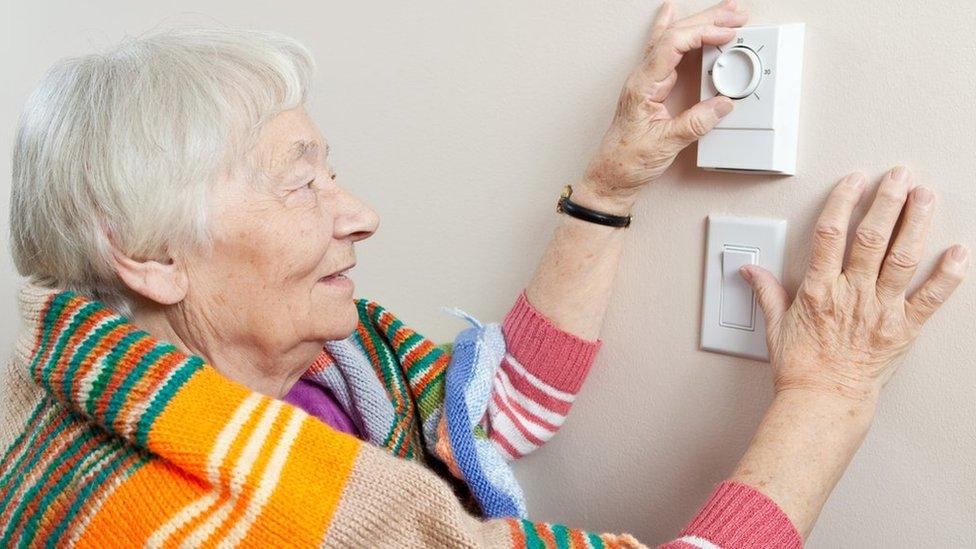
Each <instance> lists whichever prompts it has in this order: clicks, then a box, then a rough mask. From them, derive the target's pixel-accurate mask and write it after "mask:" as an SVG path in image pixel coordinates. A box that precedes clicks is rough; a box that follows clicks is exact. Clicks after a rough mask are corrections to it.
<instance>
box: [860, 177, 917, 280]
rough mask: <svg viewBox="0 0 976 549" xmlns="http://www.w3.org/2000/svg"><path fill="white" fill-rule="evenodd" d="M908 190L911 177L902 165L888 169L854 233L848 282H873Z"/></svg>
mask: <svg viewBox="0 0 976 549" xmlns="http://www.w3.org/2000/svg"><path fill="white" fill-rule="evenodd" d="M910 188H911V176H910V174H909V173H908V168H905V167H904V166H898V167H896V168H894V169H892V170H891V171H889V172H888V173H887V174H886V175H885V176H884V178H883V179H882V180H881V185H879V186H878V192H877V194H875V197H874V202H873V203H872V204H871V207H870V208H869V209H868V213H867V214H866V215H865V216H864V219H863V220H861V224H860V225H858V227H857V231H856V232H855V233H854V243H853V245H852V246H851V255H850V258H848V261H847V267H846V268H845V272H847V273H848V274H849V275H850V277H849V278H850V279H851V280H853V281H855V282H859V283H861V284H862V285H866V284H875V283H877V281H878V271H879V270H880V269H881V261H882V260H883V259H884V256H885V252H886V251H887V250H888V241H889V240H890V239H891V231H892V230H893V229H894V228H895V223H897V222H898V217H899V216H900V215H901V210H902V208H903V207H904V206H905V200H907V199H908V191H909V190H910Z"/></svg>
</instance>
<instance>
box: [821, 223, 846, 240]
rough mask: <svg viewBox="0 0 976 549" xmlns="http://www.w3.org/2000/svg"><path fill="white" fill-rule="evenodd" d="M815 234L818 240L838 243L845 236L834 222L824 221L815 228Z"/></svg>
mask: <svg viewBox="0 0 976 549" xmlns="http://www.w3.org/2000/svg"><path fill="white" fill-rule="evenodd" d="M813 234H814V235H815V236H816V238H817V239H818V240H822V241H826V242H836V241H838V240H840V239H841V238H842V237H843V236H844V230H843V229H841V228H840V227H839V226H838V225H837V224H835V223H833V222H830V221H822V222H820V223H817V226H816V227H814V229H813Z"/></svg>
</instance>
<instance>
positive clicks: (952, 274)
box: [939, 267, 965, 287]
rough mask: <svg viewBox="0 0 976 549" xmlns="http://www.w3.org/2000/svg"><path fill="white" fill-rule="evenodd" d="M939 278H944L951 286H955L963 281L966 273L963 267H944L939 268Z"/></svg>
mask: <svg viewBox="0 0 976 549" xmlns="http://www.w3.org/2000/svg"><path fill="white" fill-rule="evenodd" d="M939 278H941V279H942V280H944V281H945V282H946V283H947V284H948V285H949V286H950V287H955V286H956V285H957V284H959V283H960V282H962V279H963V278H965V275H964V274H963V272H962V270H961V269H946V268H945V267H942V268H940V269H939Z"/></svg>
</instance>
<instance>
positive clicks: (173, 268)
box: [108, 237, 189, 305]
mask: <svg viewBox="0 0 976 549" xmlns="http://www.w3.org/2000/svg"><path fill="white" fill-rule="evenodd" d="M108 240H109V245H110V247H111V249H112V264H113V267H114V268H115V272H116V274H118V276H119V279H120V280H122V282H123V283H125V285H126V286H128V287H129V289H130V290H132V291H133V292H135V293H137V294H139V295H141V296H143V297H145V298H146V299H150V300H152V301H155V302H156V303H159V304H161V305H175V304H177V303H179V302H181V301H183V299H184V298H185V297H186V294H187V290H188V288H189V283H188V278H187V276H186V270H185V269H183V267H182V265H181V264H180V263H179V262H177V261H176V260H174V259H173V258H172V257H167V258H165V259H164V260H162V261H156V260H152V259H134V258H132V257H129V256H128V255H126V254H125V253H123V252H122V251H121V250H119V248H118V246H116V244H115V242H114V240H113V239H112V238H111V237H109V239H108Z"/></svg>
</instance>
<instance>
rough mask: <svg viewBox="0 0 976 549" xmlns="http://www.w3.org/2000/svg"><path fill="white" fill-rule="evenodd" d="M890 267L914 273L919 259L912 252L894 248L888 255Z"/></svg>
mask: <svg viewBox="0 0 976 549" xmlns="http://www.w3.org/2000/svg"><path fill="white" fill-rule="evenodd" d="M887 261H888V265H890V266H892V267H894V268H896V269H902V270H906V271H913V270H915V269H916V268H917V267H918V264H919V259H918V258H917V257H915V256H914V255H913V254H912V253H911V252H909V251H908V250H905V249H902V248H892V250H891V253H889V254H888V259H887Z"/></svg>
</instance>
